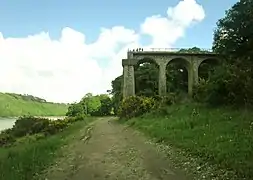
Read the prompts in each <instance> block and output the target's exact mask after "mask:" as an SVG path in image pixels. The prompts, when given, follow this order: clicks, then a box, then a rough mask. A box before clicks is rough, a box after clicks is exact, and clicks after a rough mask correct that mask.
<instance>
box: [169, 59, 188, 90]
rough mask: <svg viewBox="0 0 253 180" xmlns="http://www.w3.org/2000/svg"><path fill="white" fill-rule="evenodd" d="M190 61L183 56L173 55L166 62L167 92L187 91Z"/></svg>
mask: <svg viewBox="0 0 253 180" xmlns="http://www.w3.org/2000/svg"><path fill="white" fill-rule="evenodd" d="M190 67H191V62H190V61H189V60H188V59H187V58H185V57H174V58H172V59H170V60H169V62H168V63H167V64H166V86H167V92H177V91H178V90H179V91H182V92H188V89H189V88H188V86H189V83H188V81H189V80H188V79H189V78H188V77H189V69H190Z"/></svg>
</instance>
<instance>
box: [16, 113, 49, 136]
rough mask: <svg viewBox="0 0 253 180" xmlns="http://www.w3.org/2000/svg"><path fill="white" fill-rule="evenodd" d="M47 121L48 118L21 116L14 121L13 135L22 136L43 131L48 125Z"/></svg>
mask: <svg viewBox="0 0 253 180" xmlns="http://www.w3.org/2000/svg"><path fill="white" fill-rule="evenodd" d="M49 121H50V120H48V119H44V118H36V117H33V116H21V117H19V118H18V119H17V121H16V122H15V124H14V126H13V129H12V133H13V135H14V136H15V137H22V136H25V135H27V134H36V133H39V132H43V131H44V129H45V128H47V127H48V126H49Z"/></svg>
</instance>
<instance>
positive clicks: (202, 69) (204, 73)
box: [197, 57, 220, 80]
mask: <svg viewBox="0 0 253 180" xmlns="http://www.w3.org/2000/svg"><path fill="white" fill-rule="evenodd" d="M219 63H220V59H218V58H215V57H209V58H204V59H201V61H200V62H199V64H198V68H197V70H198V78H202V79H205V80H207V79H208V78H209V77H210V73H212V72H213V71H214V69H215V67H216V66H217V65H219Z"/></svg>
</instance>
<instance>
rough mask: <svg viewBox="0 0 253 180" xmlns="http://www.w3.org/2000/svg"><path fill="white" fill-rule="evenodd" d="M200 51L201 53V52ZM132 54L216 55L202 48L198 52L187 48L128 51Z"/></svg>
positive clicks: (210, 50)
mask: <svg viewBox="0 0 253 180" xmlns="http://www.w3.org/2000/svg"><path fill="white" fill-rule="evenodd" d="M199 50H200V52H199ZM128 52H130V53H148V52H160V53H185V54H186V53H187V54H197V53H200V54H204V53H206V54H214V52H213V50H212V49H207V48H201V49H198V50H194V49H187V48H185V49H184V48H136V49H128Z"/></svg>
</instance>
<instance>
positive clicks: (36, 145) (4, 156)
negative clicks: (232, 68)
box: [0, 117, 94, 180]
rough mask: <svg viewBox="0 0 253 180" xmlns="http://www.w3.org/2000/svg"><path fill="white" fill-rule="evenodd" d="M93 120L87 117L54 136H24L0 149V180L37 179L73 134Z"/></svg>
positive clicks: (58, 154)
mask: <svg viewBox="0 0 253 180" xmlns="http://www.w3.org/2000/svg"><path fill="white" fill-rule="evenodd" d="M93 120H94V118H88V117H87V118H85V119H83V120H81V121H77V122H74V123H73V124H71V125H70V126H69V127H67V128H66V129H64V130H63V131H62V132H60V133H57V134H55V135H50V136H46V137H45V136H41V135H40V134H36V135H32V136H25V137H23V138H20V139H19V140H18V141H17V142H15V144H13V145H12V146H10V147H5V148H0V180H6V179H8V180H24V179H37V178H36V176H37V175H38V174H40V173H41V172H42V171H43V170H44V169H46V168H47V167H48V166H49V165H50V164H51V163H52V162H54V160H55V158H57V157H59V156H60V155H61V154H60V151H59V150H60V148H61V147H63V146H64V145H65V144H67V143H68V142H69V141H70V140H71V139H72V138H73V136H74V135H75V132H78V131H79V129H81V128H84V127H85V126H87V125H88V123H89V122H91V121H93Z"/></svg>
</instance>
